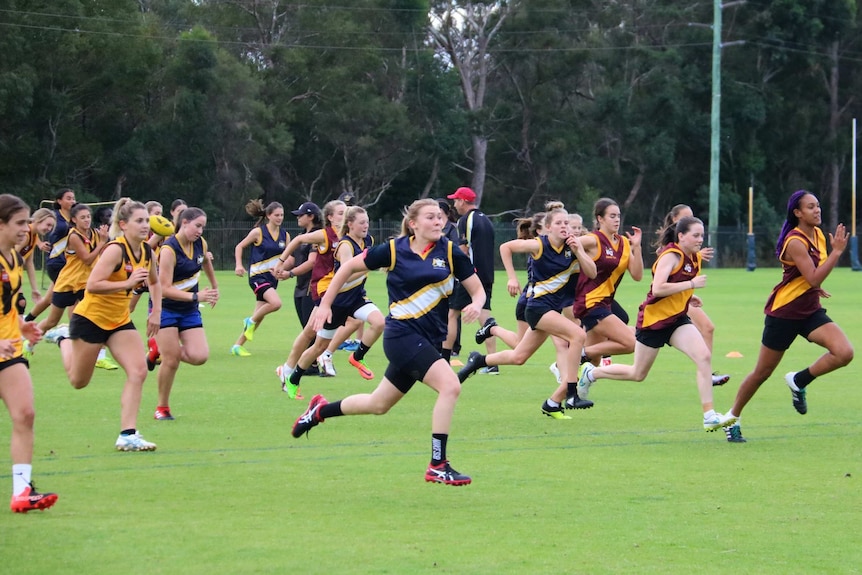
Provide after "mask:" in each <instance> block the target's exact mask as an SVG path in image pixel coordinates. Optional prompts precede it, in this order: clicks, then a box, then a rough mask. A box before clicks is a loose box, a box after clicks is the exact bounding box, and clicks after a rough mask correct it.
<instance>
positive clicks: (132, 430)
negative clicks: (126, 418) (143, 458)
mask: <svg viewBox="0 0 862 575" xmlns="http://www.w3.org/2000/svg"><path fill="white" fill-rule="evenodd" d="M136 432H137V429H135V428H134V427H133V428H132V429H124V430H123V431H121V432H120V435H134V434H135V433H136Z"/></svg>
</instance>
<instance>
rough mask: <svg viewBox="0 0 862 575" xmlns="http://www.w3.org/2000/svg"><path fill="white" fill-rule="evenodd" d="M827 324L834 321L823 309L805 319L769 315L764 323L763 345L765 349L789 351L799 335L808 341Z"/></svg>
mask: <svg viewBox="0 0 862 575" xmlns="http://www.w3.org/2000/svg"><path fill="white" fill-rule="evenodd" d="M827 323H832V319H830V317H829V316H828V315H826V310H825V309H823V308H820V309H819V310H817V311H815V312H814V313H812V314H811V315H809V316H808V317H806V318H805V319H784V318H780V317H772V316H771V315H768V316H766V319H765V320H764V321H763V337H762V338H761V343H762V344H763V345H764V347H768V348H769V349H774V350H775V351H787V349H788V348H789V347H790V344H792V343H793V340H794V339H796V336H797V335H801V336H802V337H804V338H805V339H808V336H809V335H810V334H811V332H812V331H814V330H815V329H817V328H818V327H820V326H822V325H826V324H827Z"/></svg>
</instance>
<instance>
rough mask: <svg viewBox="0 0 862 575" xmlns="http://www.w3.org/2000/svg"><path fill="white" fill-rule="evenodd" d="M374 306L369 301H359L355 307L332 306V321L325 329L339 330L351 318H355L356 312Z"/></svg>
mask: <svg viewBox="0 0 862 575" xmlns="http://www.w3.org/2000/svg"><path fill="white" fill-rule="evenodd" d="M369 304H370V305H374V304H373V303H372V302H371V301H369V300H367V299H357V300H356V301H355V302H354V303H353V305H349V306H347V305H334V306H332V321H328V322H326V323H325V324H323V329H338V328H340V327H341V326H343V325H344V324H346V323H347V320H348V319H349V318H351V317H353V318H355V317H356V315H354V314H356V312H358V311H359V310H360V309H362V308H364V307H365V306H367V305H369Z"/></svg>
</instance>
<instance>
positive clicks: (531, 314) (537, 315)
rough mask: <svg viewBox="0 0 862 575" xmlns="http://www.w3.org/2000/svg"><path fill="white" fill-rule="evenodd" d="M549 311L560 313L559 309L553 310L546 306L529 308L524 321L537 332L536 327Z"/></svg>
mask: <svg viewBox="0 0 862 575" xmlns="http://www.w3.org/2000/svg"><path fill="white" fill-rule="evenodd" d="M549 311H555V312H557V313H560V310H558V309H551V308H549V307H544V306H530V305H528V306H527V309H526V311H525V312H524V321H526V322H527V324H528V325H529V326H530V329H532V330H533V331H535V330H536V326H537V325H538V324H539V320H540V319H542V317H543V316H544V315H545V314H546V313H548V312H549Z"/></svg>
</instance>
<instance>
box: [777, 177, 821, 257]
mask: <svg viewBox="0 0 862 575" xmlns="http://www.w3.org/2000/svg"><path fill="white" fill-rule="evenodd" d="M808 194H811V192H809V191H808V190H796V191H795V192H793V193H792V194H790V199H788V200H787V217H786V219H785V220H784V225H783V226H781V233H780V234H778V242H777V243H776V244H775V257H781V250H782V248H783V247H784V240H785V238H787V234H789V233H790V230H792V229H793V228H795V227H796V226H798V225H799V218H797V217H796V214H794V213H793V212H794V210H796V209H797V208H799V202H800V201H801V200H802V198H803V196H806V195H808ZM812 195H813V194H812Z"/></svg>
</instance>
